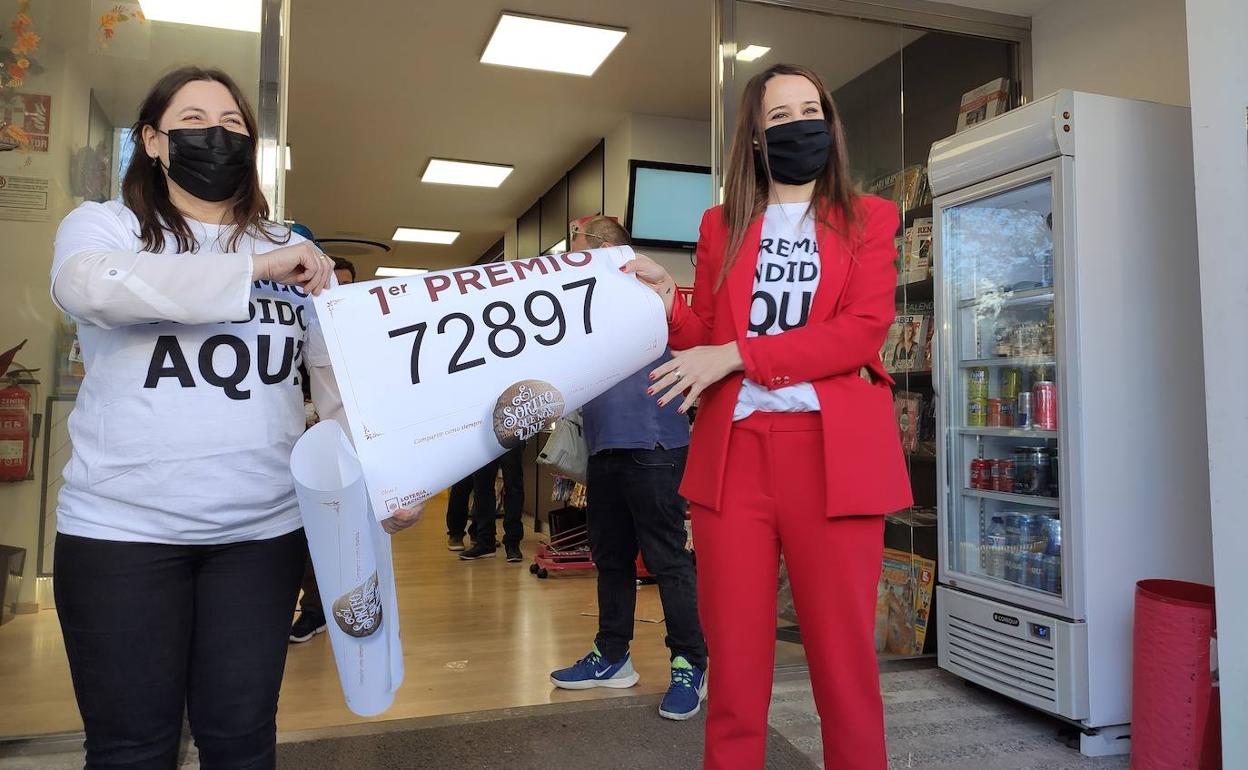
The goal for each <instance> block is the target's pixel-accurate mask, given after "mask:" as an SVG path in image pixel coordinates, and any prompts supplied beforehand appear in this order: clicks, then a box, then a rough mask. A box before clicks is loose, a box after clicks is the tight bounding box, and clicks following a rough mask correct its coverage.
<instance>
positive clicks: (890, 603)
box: [875, 548, 915, 655]
mask: <svg viewBox="0 0 1248 770" xmlns="http://www.w3.org/2000/svg"><path fill="white" fill-rule="evenodd" d="M914 596H915V586H914V580H913V566H912V564H911V557H910V554H908V553H906V552H905V551H898V550H897V549H895V548H885V549H884V565H883V570H882V571H881V573H880V582H879V586H878V588H877V590H876V601H875V651H876V652H880V653H892V654H894V655H912V654H914V653H913V650H914V620H915V617H914Z"/></svg>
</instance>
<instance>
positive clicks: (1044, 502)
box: [962, 489, 1062, 510]
mask: <svg viewBox="0 0 1248 770" xmlns="http://www.w3.org/2000/svg"><path fill="white" fill-rule="evenodd" d="M962 494H964V495H966V496H967V497H978V498H980V499H981V500H997V501H999V502H1002V503H1012V504H1014V505H1030V506H1032V507H1033V508H1052V509H1054V510H1058V509H1060V508H1061V507H1062V501H1061V499H1060V498H1057V497H1040V496H1039V495H1014V494H1010V493H1009V492H989V491H988V490H985V489H963V490H962Z"/></svg>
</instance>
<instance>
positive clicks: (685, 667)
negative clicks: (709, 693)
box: [659, 655, 706, 722]
mask: <svg viewBox="0 0 1248 770" xmlns="http://www.w3.org/2000/svg"><path fill="white" fill-rule="evenodd" d="M704 700H706V672H705V671H703V670H702V669H700V668H698V667H697V666H695V665H693V664H692V663H690V662H689V661H687V660H685V658H684V656H683V655H677V656H676V658H675V659H674V660H672V684H671V686H670V687H668V688H667V695H665V696H664V697H663V703H662V704H661V705H660V706H659V716H661V717H663V718H664V719H675V720H676V721H678V722H680V721H683V720H686V719H692V718H693V717H695V716H697V715H698V712H699V711H701V710H702V701H704Z"/></svg>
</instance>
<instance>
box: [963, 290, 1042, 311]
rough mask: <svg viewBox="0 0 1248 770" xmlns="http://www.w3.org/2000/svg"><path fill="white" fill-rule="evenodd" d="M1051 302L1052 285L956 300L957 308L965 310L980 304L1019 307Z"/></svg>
mask: <svg viewBox="0 0 1248 770" xmlns="http://www.w3.org/2000/svg"><path fill="white" fill-rule="evenodd" d="M1051 302H1053V287H1052V286H1041V287H1040V288H1038V289H1023V290H1020V291H989V292H984V293H983V294H980V295H979V296H978V297H972V298H971V299H964V300H960V301H959V302H958V308H959V309H962V310H965V309H966V308H973V307H978V306H981V305H993V306H1001V307H1021V306H1025V305H1047V304H1049V303H1051Z"/></svg>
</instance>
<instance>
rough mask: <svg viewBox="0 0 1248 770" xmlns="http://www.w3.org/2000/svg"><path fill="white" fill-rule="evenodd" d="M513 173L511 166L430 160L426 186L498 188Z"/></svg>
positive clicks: (425, 177)
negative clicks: (454, 185)
mask: <svg viewBox="0 0 1248 770" xmlns="http://www.w3.org/2000/svg"><path fill="white" fill-rule="evenodd" d="M511 171H512V167H511V166H504V165H502V164H498V163H472V162H469V161H464V160H445V159H443V158H430V159H429V165H428V166H427V167H426V168H425V175H424V176H422V177H421V178H420V181H422V182H425V183H426V184H460V185H467V186H469V187H498V186H499V185H500V184H502V183H503V180H504V179H506V178H507V177H508V176H509V175H510V174H511Z"/></svg>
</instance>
